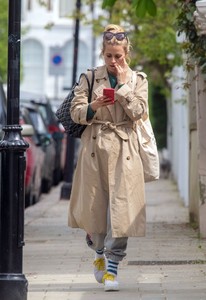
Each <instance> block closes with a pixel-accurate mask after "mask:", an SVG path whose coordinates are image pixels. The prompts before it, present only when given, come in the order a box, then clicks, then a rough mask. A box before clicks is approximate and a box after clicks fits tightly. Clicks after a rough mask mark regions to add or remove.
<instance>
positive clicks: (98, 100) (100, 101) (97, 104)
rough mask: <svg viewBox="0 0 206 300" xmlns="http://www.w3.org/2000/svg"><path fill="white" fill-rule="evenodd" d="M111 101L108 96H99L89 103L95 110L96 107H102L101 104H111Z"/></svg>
mask: <svg viewBox="0 0 206 300" xmlns="http://www.w3.org/2000/svg"><path fill="white" fill-rule="evenodd" d="M112 104H113V102H112V101H111V99H110V98H108V97H106V96H100V97H97V98H96V99H95V100H94V101H92V102H91V103H90V107H91V109H92V110H93V111H97V110H98V108H100V107H102V106H107V105H112Z"/></svg>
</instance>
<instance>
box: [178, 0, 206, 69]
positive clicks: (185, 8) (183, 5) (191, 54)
mask: <svg viewBox="0 0 206 300" xmlns="http://www.w3.org/2000/svg"><path fill="white" fill-rule="evenodd" d="M195 3H196V0H187V1H185V0H180V1H179V3H178V4H179V9H180V13H179V15H178V17H177V27H178V33H179V35H180V34H181V33H184V34H185V36H186V41H185V42H183V43H182V48H183V50H184V51H185V53H186V54H188V60H187V63H186V66H187V68H188V70H189V69H190V68H192V67H193V65H192V64H191V62H192V61H194V60H195V62H196V63H197V64H198V65H199V67H200V69H201V71H202V72H203V73H206V37H205V35H198V32H197V29H196V27H195V23H194V11H195V10H196V5H195Z"/></svg>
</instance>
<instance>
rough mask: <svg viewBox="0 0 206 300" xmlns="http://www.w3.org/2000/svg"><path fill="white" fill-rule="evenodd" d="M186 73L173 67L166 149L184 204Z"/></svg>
mask: <svg viewBox="0 0 206 300" xmlns="http://www.w3.org/2000/svg"><path fill="white" fill-rule="evenodd" d="M185 81H186V75H185V72H184V70H183V67H175V68H174V70H173V78H172V83H171V87H172V89H171V100H169V101H171V102H170V103H169V104H168V106H169V123H168V150H169V157H170V160H171V164H172V174H173V176H174V180H175V181H176V182H177V185H178V189H179V192H180V196H181V198H182V200H183V202H184V205H186V206H188V204H189V128H188V124H189V115H188V103H187V101H188V100H187V99H188V97H187V92H186V91H185V90H184V89H183V83H184V82H185Z"/></svg>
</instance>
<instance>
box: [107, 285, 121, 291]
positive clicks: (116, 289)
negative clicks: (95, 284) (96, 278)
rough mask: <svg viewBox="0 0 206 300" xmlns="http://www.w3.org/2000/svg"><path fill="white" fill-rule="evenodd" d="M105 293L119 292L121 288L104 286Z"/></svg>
mask: <svg viewBox="0 0 206 300" xmlns="http://www.w3.org/2000/svg"><path fill="white" fill-rule="evenodd" d="M104 291H105V292H118V291H119V287H118V286H110V287H109V286H104Z"/></svg>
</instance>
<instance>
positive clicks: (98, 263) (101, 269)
mask: <svg viewBox="0 0 206 300" xmlns="http://www.w3.org/2000/svg"><path fill="white" fill-rule="evenodd" d="M93 265H94V277H95V279H96V281H97V282H99V283H103V281H102V280H103V276H104V275H105V272H106V262H105V257H104V256H103V257H101V258H97V259H95V261H94V263H93Z"/></svg>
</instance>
